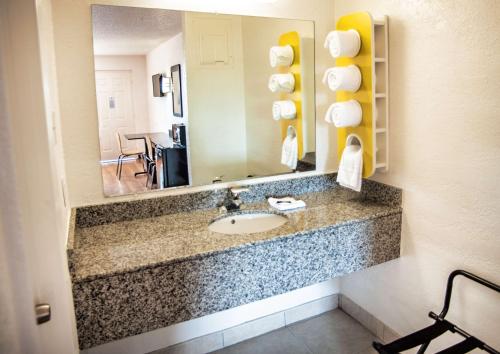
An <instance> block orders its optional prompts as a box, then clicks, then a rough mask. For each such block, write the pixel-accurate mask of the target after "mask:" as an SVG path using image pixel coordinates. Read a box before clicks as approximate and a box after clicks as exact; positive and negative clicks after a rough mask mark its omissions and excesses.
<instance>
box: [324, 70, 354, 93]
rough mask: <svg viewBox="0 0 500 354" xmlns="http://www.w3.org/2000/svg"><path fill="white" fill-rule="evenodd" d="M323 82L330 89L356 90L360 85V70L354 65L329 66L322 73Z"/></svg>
mask: <svg viewBox="0 0 500 354" xmlns="http://www.w3.org/2000/svg"><path fill="white" fill-rule="evenodd" d="M323 83H324V84H326V85H328V87H329V88H330V90H332V91H339V90H344V91H350V92H356V91H358V90H359V87H360V86H361V71H359V68H358V67H357V66H356V65H348V66H337V67H334V68H329V69H328V70H327V71H325V74H324V75H323Z"/></svg>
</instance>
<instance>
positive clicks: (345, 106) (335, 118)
mask: <svg viewBox="0 0 500 354" xmlns="http://www.w3.org/2000/svg"><path fill="white" fill-rule="evenodd" d="M362 118H363V110H362V108H361V105H360V104H359V102H358V101H356V100H349V101H345V102H336V103H332V104H331V105H330V107H329V108H328V110H327V111H326V116H325V120H326V121H327V122H328V123H333V124H334V125H335V126H336V127H337V128H345V127H356V126H358V125H359V124H360V123H361V120H362Z"/></svg>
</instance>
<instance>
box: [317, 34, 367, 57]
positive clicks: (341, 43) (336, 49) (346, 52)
mask: <svg viewBox="0 0 500 354" xmlns="http://www.w3.org/2000/svg"><path fill="white" fill-rule="evenodd" d="M325 48H328V49H329V50H330V54H331V56H332V57H334V58H339V57H348V58H353V57H355V56H356V55H358V53H359V50H360V49H361V37H360V36H359V33H358V31H356V30H354V29H350V30H347V31H331V32H330V33H328V35H327V36H326V39H325Z"/></svg>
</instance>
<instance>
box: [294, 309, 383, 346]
mask: <svg viewBox="0 0 500 354" xmlns="http://www.w3.org/2000/svg"><path fill="white" fill-rule="evenodd" d="M288 328H289V329H290V331H291V332H292V333H293V334H294V336H295V337H296V338H297V339H299V340H300V341H302V342H303V343H305V345H306V346H307V347H308V348H309V349H310V350H311V351H312V352H313V353H317V354H323V353H325V354H326V353H329V354H330V353H335V354H361V353H370V350H371V343H372V341H373V340H375V336H374V335H373V334H371V333H370V332H369V331H368V330H366V329H365V328H364V327H363V326H362V325H361V324H359V323H358V322H356V321H355V320H354V319H353V318H351V317H350V316H349V315H347V314H345V313H344V312H342V311H341V310H334V311H331V312H327V313H325V314H323V315H321V316H318V317H315V318H312V319H309V320H305V321H302V322H298V323H295V324H293V325H291V326H289V327H288Z"/></svg>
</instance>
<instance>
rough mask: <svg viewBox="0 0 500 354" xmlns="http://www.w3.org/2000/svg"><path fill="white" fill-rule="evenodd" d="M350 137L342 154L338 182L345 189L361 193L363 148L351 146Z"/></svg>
mask: <svg viewBox="0 0 500 354" xmlns="http://www.w3.org/2000/svg"><path fill="white" fill-rule="evenodd" d="M350 137H351V136H349V137H347V142H346V147H345V148H344V151H343V152H342V157H341V159H340V165H339V171H338V173H337V182H338V183H339V184H340V185H341V186H343V187H346V188H350V189H353V190H355V191H356V192H359V191H361V181H362V178H361V176H362V171H363V148H362V147H361V146H359V145H350V143H349V141H350V140H351V139H349V138H350Z"/></svg>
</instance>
